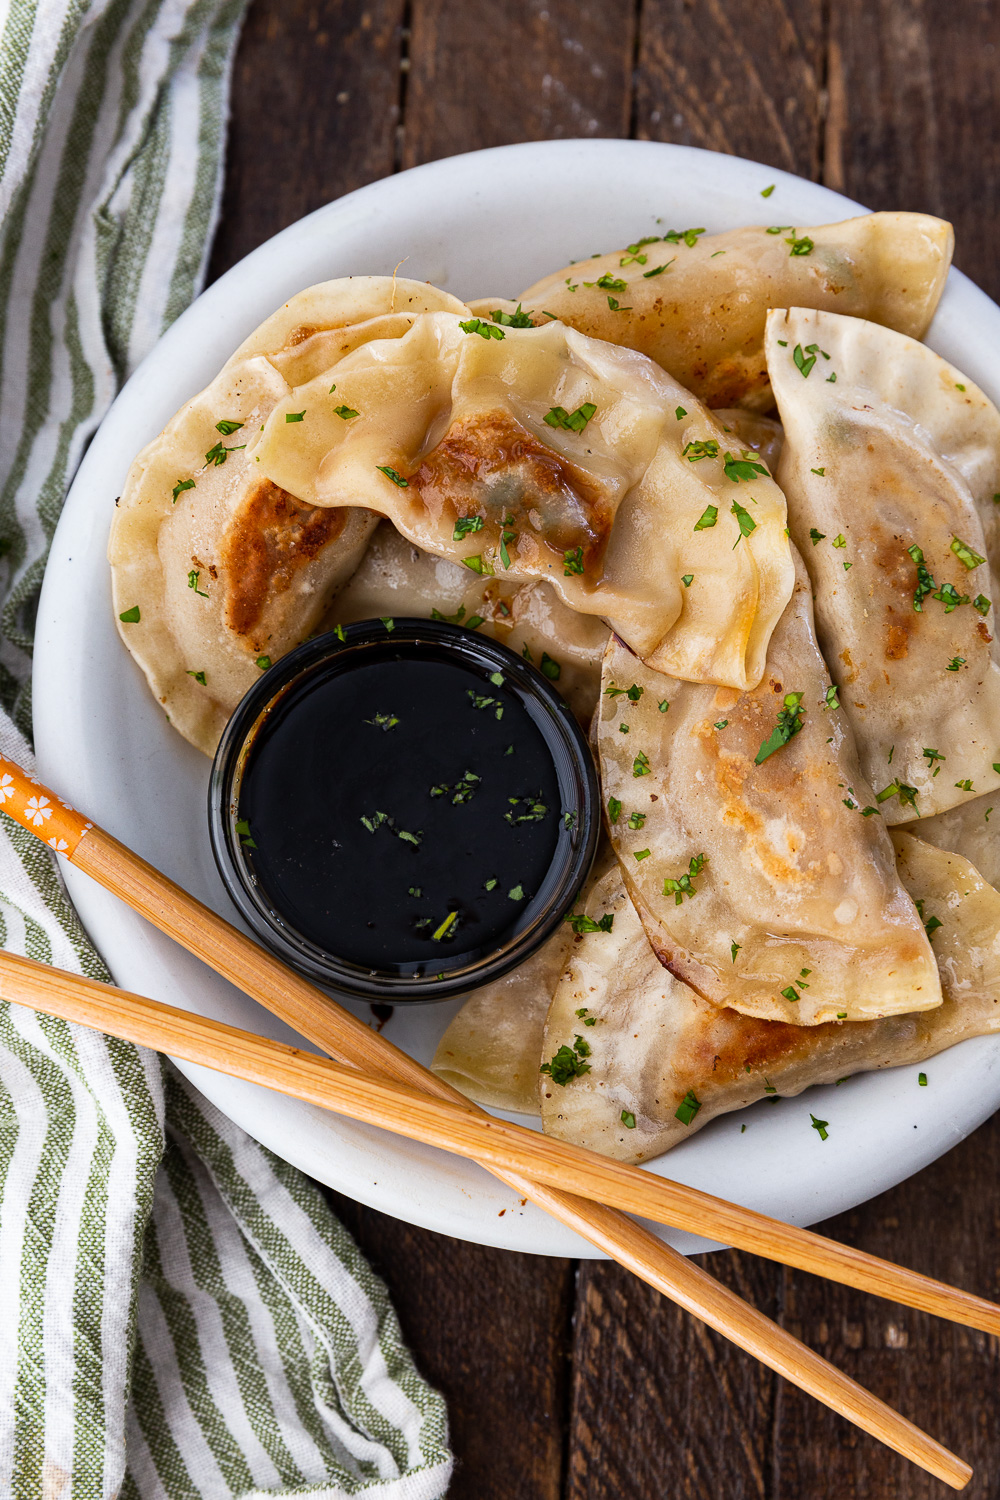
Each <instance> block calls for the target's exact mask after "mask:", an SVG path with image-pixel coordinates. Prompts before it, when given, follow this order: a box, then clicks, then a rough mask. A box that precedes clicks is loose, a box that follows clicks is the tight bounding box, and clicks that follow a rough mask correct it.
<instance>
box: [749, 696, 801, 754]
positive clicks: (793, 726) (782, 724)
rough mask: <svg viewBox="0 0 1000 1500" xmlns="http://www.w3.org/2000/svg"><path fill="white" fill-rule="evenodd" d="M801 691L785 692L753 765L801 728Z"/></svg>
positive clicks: (784, 743) (777, 748)
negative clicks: (770, 729) (776, 720)
mask: <svg viewBox="0 0 1000 1500" xmlns="http://www.w3.org/2000/svg"><path fill="white" fill-rule="evenodd" d="M802 698H803V694H802V693H786V694H785V703H784V707H783V708H782V709H780V711H779V713H778V722H777V723H776V724H775V726H774V728H773V729H772V731H771V733H770V734H769V735H768V737H767V739H766V740H765V741H764V743H763V744H762V745H761V747H760V749H759V750H758V751H757V754H756V756H755V757H754V765H755V766H759V765H762V764H763V763H764V761H765V760H767V759H768V757H769V756H771V755H773V754H774V752H775V751H776V750H780V749H781V747H782V746H783V745H787V744H788V742H789V740H790V739H792V738H793V736H794V735H796V734H798V733H799V731H800V729H801V728H802V724H803V719H804V717H805V709H804V708H803V707H802Z"/></svg>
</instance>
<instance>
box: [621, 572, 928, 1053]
mask: <svg viewBox="0 0 1000 1500" xmlns="http://www.w3.org/2000/svg"><path fill="white" fill-rule="evenodd" d="M798 569H799V575H798V579H797V582H796V587H795V593H794V594H793V597H792V601H791V603H790V604H789V606H788V608H787V609H786V610H785V613H784V614H783V616H782V618H781V620H780V621H779V624H778V627H777V629H776V630H775V632H774V635H773V636H772V639H771V647H770V651H769V652H768V669H767V672H766V673H765V675H764V679H763V681H762V682H761V683H760V685H759V686H758V687H757V688H756V689H754V690H753V691H749V692H746V693H743V694H738V693H736V692H734V691H732V690H728V689H721V688H720V689H713V688H711V687H708V686H705V685H699V684H694V683H682V682H678V681H677V680H675V679H671V678H668V677H666V676H663V675H661V674H658V673H655V672H651V671H650V670H649V668H648V667H645V666H644V665H643V664H642V663H641V662H639V661H638V660H637V659H636V658H635V657H634V656H633V655H632V654H631V652H629V650H628V649H627V647H625V646H623V645H622V644H621V643H620V642H619V641H616V640H615V639H614V638H612V641H611V643H610V645H609V646H608V650H607V652H606V654H605V658H604V674H603V679H602V686H603V692H602V699H601V709H600V721H599V724H598V727H597V742H598V747H599V751H600V761H601V786H602V791H603V794H604V797H605V799H606V805H607V806H608V808H609V816H611V818H612V828H611V836H612V841H613V843H614V846H615V852H616V853H617V855H618V858H619V861H620V862H621V865H622V869H623V872H624V875H625V880H626V883H627V885H628V887H629V890H630V892H631V894H632V896H633V899H634V900H635V902H636V906H637V909H638V911H639V913H640V916H641V917H642V919H643V922H644V925H645V927H646V931H647V933H648V934H649V938H650V941H651V942H652V944H653V947H654V948H655V949H656V951H657V953H658V955H659V957H660V959H661V961H662V962H663V963H664V964H665V965H666V966H667V967H668V968H669V969H671V970H672V972H673V973H674V974H676V975H678V976H679V977H680V978H682V979H684V980H685V981H686V982H687V983H688V984H690V985H692V986H693V987H694V988H695V989H697V990H698V991H699V993H701V994H702V995H704V996H705V997H706V999H709V1000H711V1001H713V1002H714V1003H715V1004H717V1005H729V1006H732V1007H733V1008H734V1009H735V1010H739V1011H742V1012H743V1013H744V1014H746V1015H754V1016H758V1017H762V1018H766V1019H769V1020H783V1021H788V1022H791V1023H793V1024H798V1025H803V1026H815V1025H817V1024H818V1023H820V1022H823V1021H832V1020H836V1019H838V1018H841V1017H844V1018H847V1019H849V1020H852V1021H856V1020H867V1019H870V1018H873V1017H876V1016H883V1015H889V1014H894V1013H897V1012H903V1011H919V1010H927V1009H930V1008H932V1007H933V1006H936V1005H940V1003H941V991H940V986H939V984H938V978H937V971H936V969H935V966H934V958H933V955H932V953H931V949H930V945H929V943H928V941H927V937H926V934H925V932H924V928H923V923H922V922H921V920H920V917H919V915H918V913H917V911H916V909H915V907H914V905H913V902H912V901H911V900H910V898H909V896H908V895H907V894H906V891H905V890H904V889H903V887H902V885H901V884H900V881H899V878H898V876H897V874H896V867H895V863H894V860H893V854H892V847H891V845H890V843H889V839H888V836H887V834H886V830H885V827H884V824H883V822H882V819H881V818H880V817H879V816H878V813H877V810H876V809H875V799H874V796H873V794H872V792H871V788H870V787H869V786H868V785H867V783H866V782H865V780H864V777H863V775H862V772H861V770H860V767H859V765H858V760H857V754H856V751H855V747H854V740H853V736H852V735H851V731H850V728H849V726H848V723H847V721H846V718H845V716H844V714H843V713H842V712H841V710H840V709H839V708H838V707H837V706H836V704H835V701H834V700H833V698H832V696H831V695H830V693H829V677H828V675H827V668H826V665H825V663H824V661H823V658H822V656H821V655H820V653H819V649H818V647H817V645H816V638H815V634H814V630H813V620H812V601H811V597H810V590H809V584H808V580H807V578H806V574H805V569H804V568H803V567H802V564H801V560H798ZM696 584H697V579H696V580H695V583H693V584H692V590H693V589H694V587H695V586H696ZM611 799H614V800H613V801H612V800H611Z"/></svg>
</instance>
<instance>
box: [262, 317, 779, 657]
mask: <svg viewBox="0 0 1000 1500" xmlns="http://www.w3.org/2000/svg"><path fill="white" fill-rule="evenodd" d="M336 375H337V380H336V386H337V390H336V392H335V394H334V395H332V396H331V395H330V394H329V390H328V387H329V384H330V381H329V379H328V374H324V375H323V376H321V377H319V378H317V379H315V380H313V381H312V382H310V383H308V384H306V385H304V386H301V387H299V388H297V389H296V391H295V392H294V393H293V394H292V395H290V396H289V397H287V398H286V399H285V400H284V401H282V402H280V403H279V404H278V405H277V406H276V407H275V409H274V411H273V412H272V414H271V416H270V418H269V419H268V422H267V424H266V428H265V431H264V433H263V434H262V436H261V439H260V443H259V445H258V448H257V450H256V457H258V458H259V459H260V469H261V472H262V474H264V475H266V476H267V477H268V478H269V479H270V480H271V481H272V482H273V483H274V484H276V485H278V486H280V487H281V488H282V489H285V490H287V491H289V492H290V493H291V494H294V495H297V496H298V497H299V498H300V500H302V501H303V502H304V503H306V504H310V505H325V506H342V505H343V506H347V505H364V506H368V507H370V508H371V509H373V510H377V511H379V512H380V513H381V514H383V515H385V516H387V517H388V518H389V519H390V520H391V521H392V522H393V523H394V525H395V526H396V527H397V529H398V530H399V531H401V532H402V533H403V535H404V536H406V537H407V538H409V540H410V541H412V542H413V543H414V544H415V545H416V546H418V547H420V548H421V549H422V550H424V551H427V552H433V553H435V554H437V555H438V556H441V557H447V558H450V559H451V560H452V561H455V562H458V563H461V564H462V565H464V566H465V567H467V568H469V569H470V570H471V571H473V572H474V573H476V574H477V575H478V576H480V577H483V576H487V577H504V576H509V577H510V578H514V579H518V580H524V579H531V578H544V579H546V580H547V581H548V582H549V583H550V584H551V586H552V588H553V589H554V590H555V591H556V593H557V594H558V595H559V596H560V598H561V599H562V600H563V602H564V603H565V604H566V605H568V606H569V607H570V608H571V609H574V610H577V611H579V612H581V613H584V614H592V615H596V616H598V617H599V618H603V619H606V620H608V621H609V622H610V623H611V624H612V626H613V628H614V629H616V630H617V631H618V632H619V634H620V635H621V636H622V637H623V638H624V639H625V640H627V641H628V642H629V644H630V645H631V646H632V647H633V649H635V650H636V651H637V652H638V653H639V654H640V655H641V656H643V658H644V659H646V660H647V661H650V662H652V663H653V664H654V665H656V666H658V667H660V668H663V669H669V670H671V671H673V672H675V673H676V674H677V675H678V676H682V677H690V678H692V679H693V680H696V681H710V682H720V683H726V684H731V685H733V686H744V685H746V684H747V683H750V682H755V681H757V680H758V679H759V677H760V674H761V672H762V671H763V666H764V656H765V652H766V648H767V641H768V638H769V636H770V632H771V630H772V628H773V625H774V622H775V621H776V619H777V618H778V616H779V615H780V613H781V610H782V609H783V608H784V604H785V603H786V602H787V599H788V596H789V594H790V591H791V586H792V564H791V561H790V555H789V551H788V543H787V539H786V536H785V506H784V498H783V496H782V494H781V492H780V490H779V489H778V487H777V485H776V484H775V483H774V481H773V480H772V479H771V478H770V476H769V474H768V473H767V472H766V468H765V466H764V465H761V464H760V463H759V461H758V460H756V456H755V454H753V452H752V451H750V452H749V453H748V456H747V457H746V458H744V457H743V456H742V454H741V450H740V446H739V444H738V443H737V442H736V441H735V440H734V439H733V437H732V435H730V434H727V433H726V432H725V431H724V430H723V428H722V427H721V426H720V425H719V424H718V423H717V422H716V421H715V419H714V418H713V416H712V415H711V413H709V412H708V411H707V410H706V409H705V408H704V407H702V406H701V405H700V404H699V403H698V402H696V401H694V400H693V398H692V397H691V396H690V395H689V394H688V393H687V392H686V391H684V390H682V389H681V388H680V387H679V386H677V385H676V384H675V383H674V382H673V381H672V380H670V379H669V377H668V376H666V375H665V374H664V373H663V372H662V371H661V370H659V369H658V368H657V367H656V366H655V365H654V364H652V363H651V361H649V360H647V359H644V358H642V357H641V356H640V355H637V354H634V353H632V352H630V351H628V350H624V349H617V348H614V347H612V346H610V345H608V344H603V343H600V342H598V341H597V340H594V339H587V338H584V337H582V336H581V335H580V334H577V333H574V332H573V331H572V330H568V329H566V328H564V327H563V326H562V325H561V324H558V323H549V324H548V325H547V326H546V327H543V328H529V329H524V328H513V327H501V326H500V325H497V324H489V325H486V324H483V323H482V322H481V320H468V319H465V320H463V319H460V318H459V317H457V316H455V315H450V314H445V313H434V314H428V315H427V316H425V317H423V318H419V319H417V321H416V323H415V325H414V327H413V328H412V330H411V331H410V332H409V333H407V334H406V335H405V336H404V337H403V338H400V339H394V340H392V341H391V342H390V341H379V340H375V341H372V342H370V343H368V344H366V345H364V347H362V348H359V349H357V350H356V351H355V352H354V353H352V354H349V355H347V356H346V357H345V358H344V359H343V360H342V361H341V362H340V363H339V364H338V365H337V366H336ZM754 464H756V467H754ZM747 478H749V480H750V481H751V482H749V483H747V482H745V481H746V480H747ZM737 543H739V545H737ZM691 572H697V573H698V574H699V575H700V576H701V578H702V579H703V581H704V585H705V586H704V587H702V588H701V589H699V590H697V591H695V592H690V591H689V590H688V589H687V587H686V585H685V584H684V582H683V578H684V576H685V575H687V574H689V573H691Z"/></svg>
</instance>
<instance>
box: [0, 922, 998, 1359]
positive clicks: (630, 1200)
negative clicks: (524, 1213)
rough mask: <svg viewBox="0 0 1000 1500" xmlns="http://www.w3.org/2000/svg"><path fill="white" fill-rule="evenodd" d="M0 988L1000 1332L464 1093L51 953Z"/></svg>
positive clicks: (13, 960) (835, 1253)
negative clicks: (191, 1007) (339, 1057)
mask: <svg viewBox="0 0 1000 1500" xmlns="http://www.w3.org/2000/svg"><path fill="white" fill-rule="evenodd" d="M0 999H3V1000H8V1001H13V1002H14V1003H16V1004H18V1005H26V1006H29V1007H30V1008H31V1009H33V1010H41V1011H45V1012H46V1013H47V1014H48V1015H54V1016H61V1017H62V1018H63V1019H64V1020H67V1021H78V1022H80V1023H81V1024H82V1025H84V1026H92V1027H95V1028H96V1029H98V1030H100V1031H104V1032H107V1033H109V1034H110V1035H112V1036H118V1037H122V1038H124V1040H126V1041H129V1042H134V1043H136V1045H137V1046H140V1047H151V1048H154V1049H155V1050H156V1051H157V1052H166V1053H169V1054H170V1056H172V1057H183V1058H185V1059H186V1060H187V1061H188V1062H194V1063H200V1064H202V1065H203V1066H205V1067H209V1068H214V1069H215V1070H216V1071H217V1072H220V1073H227V1074H229V1075H230V1076H231V1077H234V1078H245V1079H247V1080H248V1081H249V1082H250V1083H258V1084H263V1085H264V1086H265V1087H266V1088H270V1089H275V1090H277V1091H278V1092H279V1093H282V1094H288V1095H290V1096H291V1097H292V1098H295V1099H303V1100H305V1101H306V1102H307V1103H310V1104H318V1105H320V1106H321V1107H322V1108H324V1109H331V1110H334V1111H335V1112H336V1113H338V1114H342V1115H347V1116H348V1117H349V1118H350V1119H352V1120H360V1121H362V1122H363V1123H364V1124H367V1125H378V1126H380V1127H382V1128H384V1129H387V1130H391V1131H393V1132H395V1133H396V1134H397V1135H402V1136H406V1137H407V1138H408V1139H409V1140H414V1141H422V1142H423V1143H424V1144H426V1145H429V1146H438V1147H440V1148H442V1149H443V1150H445V1151H451V1152H453V1153H455V1154H457V1155H459V1156H464V1157H467V1158H469V1159H470V1160H474V1161H479V1162H480V1163H486V1162H488V1163H489V1164H490V1166H492V1167H499V1168H503V1167H507V1168H513V1169H514V1170H515V1171H517V1172H522V1173H524V1174H525V1175H528V1176H531V1177H533V1178H534V1179H535V1180H536V1181H538V1182H544V1183H547V1184H548V1185H549V1186H550V1187H560V1186H562V1185H563V1184H564V1183H566V1182H567V1181H571V1182H572V1183H573V1189H574V1193H575V1195H576V1196H578V1197H581V1198H588V1199H591V1200H592V1201H594V1202H597V1203H604V1204H607V1205H608V1206H609V1207H611V1208H618V1209H622V1210H624V1211H625V1212H627V1213H634V1214H639V1215H640V1216H641V1217H642V1218H645V1219H652V1220H654V1221H655V1222H656V1223H659V1224H673V1225H675V1226H676V1227H678V1228H680V1229H687V1230H690V1231H691V1232H692V1233H695V1234H705V1235H708V1236H710V1237H711V1238H714V1239H721V1240H724V1241H725V1242H726V1243H727V1244H730V1245H734V1246H735V1247H736V1248H737V1249H738V1250H748V1251H750V1252H751V1253H752V1254H755V1255H762V1256H764V1257H765V1258H767V1259H769V1260H776V1261H779V1262H780V1263H781V1264H783V1265H786V1266H795V1267H796V1268H797V1269H799V1270H803V1271H810V1272H811V1273H812V1274H813V1275H816V1276H824V1277H826V1278H827V1279H828V1280H830V1281H837V1282H840V1283H842V1284H843V1285H845V1286H852V1287H855V1288H857V1289H858V1290H859V1291H865V1292H872V1293H874V1294H875V1295H876V1296H879V1297H887V1298H890V1299H891V1300H892V1301H895V1302H901V1303H903V1304H905V1305H906V1306H907V1307H917V1308H920V1309H921V1310H922V1311H923V1312H929V1313H934V1314H936V1315H937V1316H938V1317H942V1318H948V1319H949V1320H950V1321H951V1322H954V1323H961V1324H964V1325H965V1326H966V1327H969V1328H976V1329H978V1330H980V1331H981V1332H983V1333H992V1334H1000V1307H997V1306H996V1305H995V1304H994V1303H992V1302H987V1301H986V1300H985V1299H983V1298H981V1297H974V1296H972V1295H971V1294H970V1293H968V1292H963V1291H960V1290H959V1289H958V1288H956V1287H951V1286H948V1285H947V1284H946V1283H945V1282H940V1281H934V1280H933V1279H931V1278H930V1277H928V1276H921V1275H920V1274H919V1273H918V1272H916V1271H909V1270H906V1269H905V1268H904V1267H901V1266H895V1265H892V1264H891V1263H890V1262H888V1261H884V1260H879V1259H878V1257H877V1256H874V1255H867V1254H865V1252H864V1251H861V1250H854V1249H852V1248H850V1247H849V1246H846V1245H839V1244H837V1243H836V1242H835V1241H833V1240H827V1239H824V1238H823V1236H822V1235H818V1234H813V1233H811V1232H810V1231H809V1230H807V1229H796V1228H794V1227H793V1226H791V1225H789V1224H783V1223H782V1222H781V1221H780V1220H778V1219H771V1218H768V1217H767V1215H765V1214H759V1213H756V1212H755V1211H754V1210H752V1209H747V1208H741V1207H739V1206H738V1205H737V1204H733V1203H727V1202H726V1201H725V1200H724V1199H722V1198H715V1197H713V1196H712V1195H711V1194H709V1193H704V1192H702V1191H701V1190H700V1189H698V1188H693V1187H688V1186H687V1185H685V1184H683V1183H677V1182H671V1181H669V1180H666V1179H664V1178H660V1177H654V1176H652V1175H651V1174H650V1173H649V1172H644V1171H642V1170H641V1169H640V1168H638V1167H633V1166H629V1165H627V1164H626V1163H624V1162H619V1161H612V1160H610V1159H609V1158H608V1157H606V1156H600V1155H599V1154H598V1153H597V1152H595V1151H589V1150H587V1149H586V1148H585V1147H582V1146H575V1145H572V1144H570V1143H569V1142H567V1141H560V1140H555V1139H553V1138H551V1137H547V1136H542V1135H539V1134H538V1133H537V1132H536V1131H534V1130H528V1129H525V1127H524V1126H522V1125H513V1124H510V1123H508V1122H506V1121H503V1120H496V1119H494V1118H492V1117H491V1116H489V1115H484V1114H482V1113H481V1112H480V1111H478V1110H476V1109H475V1108H474V1107H473V1106H472V1105H471V1104H469V1103H468V1102H467V1101H466V1103H465V1104H458V1103H457V1102H456V1103H453V1102H452V1101H451V1100H448V1099H432V1098H430V1096H429V1095H428V1094H426V1093H424V1092H418V1091H417V1090H416V1089H413V1088H410V1087H409V1086H407V1085H405V1084H399V1083H392V1082H390V1081H389V1080H387V1079H385V1078H383V1077H380V1076H376V1075H375V1074H371V1073H360V1072H358V1070H357V1069H356V1068H347V1067H345V1066H344V1065H343V1064H341V1063H336V1062H332V1061H331V1060H330V1059H329V1058H325V1057H317V1056H316V1055H315V1053H312V1052H303V1051H302V1050H301V1049H299V1048H297V1047H290V1046H288V1045H286V1044H285V1043H283V1042H275V1041H271V1040H270V1039H269V1038H267V1037H261V1036H256V1035H255V1034H254V1033H253V1032H249V1031H242V1030H240V1029H239V1028H237V1027H235V1026H227V1025H225V1024H224V1023H223V1022H221V1021H213V1020H209V1019H207V1018H206V1017H204V1016H198V1015H194V1014H193V1013H192V1012H190V1011H186V1010H179V1009H177V1008H176V1007H174V1006H171V1005H163V1004H161V1003H160V1002H159V1001H157V1000H149V999H146V998H145V997H144V996H142V995H136V994H132V993H130V992H129V991H127V990H120V989H116V988H115V987H114V986H113V985H108V984H102V983H101V982H100V981H99V980H96V979H86V978H83V977H81V976H79V975H76V974H70V973H67V972H66V971H65V970H64V969H54V968H52V967H51V965H49V964H43V963H38V962H36V961H35V960H33V959H29V958H21V957H19V956H18V955H16V954H13V953H4V952H2V951H0Z"/></svg>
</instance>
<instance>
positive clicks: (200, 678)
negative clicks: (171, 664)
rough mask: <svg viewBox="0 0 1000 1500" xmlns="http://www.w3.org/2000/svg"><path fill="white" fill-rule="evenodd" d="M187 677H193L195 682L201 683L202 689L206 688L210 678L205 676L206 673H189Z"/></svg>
mask: <svg viewBox="0 0 1000 1500" xmlns="http://www.w3.org/2000/svg"><path fill="white" fill-rule="evenodd" d="M187 675H188V677H193V678H194V680H195V682H200V683H201V685H202V687H205V686H207V684H208V678H207V677H206V676H205V674H204V672H188V673H187Z"/></svg>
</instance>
